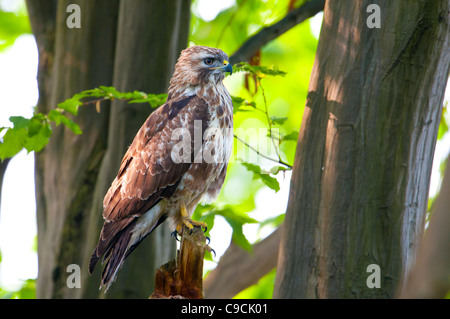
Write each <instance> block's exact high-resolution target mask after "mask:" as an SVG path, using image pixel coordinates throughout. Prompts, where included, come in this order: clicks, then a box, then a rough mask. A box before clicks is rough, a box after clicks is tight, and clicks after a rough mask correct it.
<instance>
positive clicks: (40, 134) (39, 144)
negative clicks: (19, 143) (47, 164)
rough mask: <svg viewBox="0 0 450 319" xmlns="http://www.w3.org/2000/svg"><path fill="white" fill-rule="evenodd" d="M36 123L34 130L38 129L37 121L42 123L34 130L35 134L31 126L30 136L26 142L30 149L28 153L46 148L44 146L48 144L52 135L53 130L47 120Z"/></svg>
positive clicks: (27, 147)
mask: <svg viewBox="0 0 450 319" xmlns="http://www.w3.org/2000/svg"><path fill="white" fill-rule="evenodd" d="M32 122H33V121H30V124H31V123H32ZM34 122H35V121H34ZM35 123H36V125H35V126H34V128H33V130H36V129H37V123H40V126H39V129H38V130H37V131H36V132H33V134H32V135H31V134H30V133H31V129H30V128H29V130H28V138H27V139H26V141H25V143H24V147H25V149H26V150H27V151H28V153H29V152H32V151H35V152H39V151H41V150H42V149H43V148H44V146H45V145H47V144H48V141H49V139H50V136H51V135H52V130H51V129H50V125H49V124H48V123H46V122H35ZM30 135H31V136H30Z"/></svg>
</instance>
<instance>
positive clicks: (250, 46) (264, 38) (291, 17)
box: [230, 0, 325, 64]
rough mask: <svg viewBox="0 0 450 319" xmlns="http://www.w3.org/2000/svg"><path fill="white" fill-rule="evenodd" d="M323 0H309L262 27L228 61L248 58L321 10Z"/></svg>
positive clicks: (235, 61)
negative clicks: (276, 20) (274, 21)
mask: <svg viewBox="0 0 450 319" xmlns="http://www.w3.org/2000/svg"><path fill="white" fill-rule="evenodd" d="M324 6H325V0H311V1H308V2H307V3H305V4H304V5H302V6H300V7H298V8H297V9H295V10H292V11H291V12H289V13H288V14H287V15H286V16H285V17H284V18H283V19H281V20H280V21H278V22H277V23H275V24H273V25H271V26H269V27H266V28H263V29H262V30H260V31H259V32H258V33H256V34H255V35H254V36H252V37H250V38H249V39H248V40H247V41H245V42H244V44H243V45H242V46H241V47H240V48H239V49H238V50H237V51H236V52H235V53H234V54H233V55H232V56H231V58H230V63H231V64H236V63H239V62H242V61H249V59H250V58H251V57H252V56H253V55H254V54H255V52H256V51H258V50H259V49H260V48H261V47H263V46H264V45H265V44H267V43H268V42H270V41H272V40H274V39H276V38H277V37H279V36H280V35H282V34H283V33H285V32H286V31H288V30H290V29H291V28H293V27H295V26H296V25H297V24H299V23H301V22H303V21H305V20H306V19H308V18H310V17H313V16H315V15H316V14H317V13H319V12H320V11H322V10H323V8H324Z"/></svg>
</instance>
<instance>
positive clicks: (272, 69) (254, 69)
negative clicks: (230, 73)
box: [233, 62, 287, 78]
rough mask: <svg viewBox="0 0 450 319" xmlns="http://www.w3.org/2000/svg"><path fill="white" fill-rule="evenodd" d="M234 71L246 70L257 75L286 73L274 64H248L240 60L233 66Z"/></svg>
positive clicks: (282, 74)
mask: <svg viewBox="0 0 450 319" xmlns="http://www.w3.org/2000/svg"><path fill="white" fill-rule="evenodd" d="M233 70H234V72H248V73H250V74H253V75H256V76H257V77H260V78H261V77H264V76H265V75H270V76H285V75H286V74H287V73H286V72H284V71H281V70H279V69H278V68H277V67H276V66H273V65H272V66H269V67H268V66H263V65H250V64H249V63H247V62H240V63H238V64H235V65H234V66H233Z"/></svg>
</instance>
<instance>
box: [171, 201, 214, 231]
mask: <svg viewBox="0 0 450 319" xmlns="http://www.w3.org/2000/svg"><path fill="white" fill-rule="evenodd" d="M180 213H181V223H180V224H178V225H177V227H176V230H177V232H178V233H179V234H181V233H182V232H183V225H184V226H186V227H187V228H188V229H189V230H192V228H194V226H195V227H201V228H205V229H206V228H207V225H206V223H204V222H197V221H194V220H192V219H191V218H190V217H189V214H188V212H187V210H186V206H185V205H184V203H182V204H181V206H180ZM205 231H206V230H205Z"/></svg>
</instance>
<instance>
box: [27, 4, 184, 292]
mask: <svg viewBox="0 0 450 319" xmlns="http://www.w3.org/2000/svg"><path fill="white" fill-rule="evenodd" d="M74 2H75V3H77V4H79V6H80V8H81V28H80V29H76V28H75V29H70V28H68V27H67V25H66V19H67V17H68V16H69V14H70V13H67V12H66V9H67V6H68V5H69V4H70V3H74ZM189 4H190V1H186V0H171V1H166V2H164V3H163V2H156V1H137V0H136V1H132V2H130V1H119V0H112V1H102V0H96V1H93V0H80V1H48V0H40V1H38V0H33V1H27V7H28V10H29V15H30V21H31V24H32V28H33V31H34V33H35V36H36V41H37V43H38V47H39V54H40V57H39V73H38V83H39V92H40V97H39V103H38V111H40V112H48V110H50V109H51V108H53V107H55V106H56V104H57V103H59V102H61V101H63V100H64V99H67V98H69V97H71V96H73V94H75V93H77V92H80V91H82V90H85V89H90V88H94V87H97V86H99V85H115V86H116V87H117V89H119V90H143V91H147V92H152V93H160V92H163V91H165V90H166V89H167V85H168V80H169V78H170V75H171V73H172V69H173V65H174V64H175V59H176V57H177V55H178V54H179V51H180V49H181V48H183V47H184V46H186V43H187V34H188V30H189V28H188V26H189V14H190V11H189ZM150 112H151V109H150V107H149V106H148V104H145V105H133V106H132V107H129V106H125V105H124V104H120V103H112V106H111V111H110V107H109V103H104V104H102V108H101V113H100V114H99V113H97V112H96V110H95V108H94V107H93V106H86V107H81V108H80V110H79V115H78V116H77V117H76V118H75V119H74V120H75V121H76V122H77V123H78V124H79V125H80V127H81V129H82V130H83V134H82V135H79V136H75V135H73V134H72V133H71V132H70V131H69V130H67V129H64V128H63V127H57V128H54V131H53V136H52V138H51V139H50V143H49V144H48V145H47V146H46V148H45V150H44V151H43V152H41V153H39V154H36V200H37V218H38V257H39V276H38V282H37V297H38V298H75V297H77V298H79V297H98V296H99V292H98V286H99V284H100V280H99V271H97V272H96V273H95V274H94V276H92V277H91V278H87V262H88V255H90V253H91V252H92V250H93V249H94V247H95V241H96V240H97V239H98V236H99V232H100V228H101V221H102V218H101V213H102V200H103V196H104V194H105V193H106V190H107V188H108V187H109V185H110V183H111V181H112V180H113V178H114V176H115V174H116V173H117V169H118V166H119V163H120V160H121V157H122V156H123V154H124V152H125V150H126V147H127V146H128V145H129V144H130V143H131V140H132V138H133V137H134V134H135V133H136V132H137V130H138V129H139V127H140V126H141V125H142V123H143V122H144V121H145V119H146V117H147V116H148V115H149V113H150ZM155 237H156V238H154V239H153V240H147V241H149V244H147V245H145V244H144V247H147V249H150V251H149V252H148V253H145V248H144V247H142V249H140V250H139V249H138V250H137V251H136V252H135V253H133V254H132V255H130V257H129V259H130V260H129V263H128V264H129V265H128V266H127V267H124V269H123V270H122V271H121V273H119V280H121V279H120V277H121V275H122V276H123V277H124V278H123V279H125V280H122V282H121V283H117V284H116V287H114V289H111V291H110V293H109V294H107V295H106V297H135V298H137V297H143V298H146V297H147V296H148V295H149V293H150V292H151V291H152V287H153V280H154V268H155V267H156V266H159V264H160V260H156V259H155V258H154V257H155V255H156V252H155V251H160V252H163V251H166V250H165V249H164V248H165V247H166V246H168V247H173V245H174V244H173V242H171V241H169V239H168V238H169V236H164V239H162V238H160V236H158V235H157V236H155ZM166 237H167V239H166ZM167 249H168V254H170V253H172V252H173V251H174V249H173V248H167ZM159 254H160V255H161V253H159ZM153 263H156V264H155V265H153ZM69 264H77V265H79V266H80V267H81V274H82V285H81V288H80V289H70V288H68V287H67V284H66V280H67V278H68V276H69V275H70V273H67V272H66V269H67V266H68V265H69ZM130 274H133V276H132V277H133V278H131V277H130ZM127 279H128V280H127ZM136 279H137V280H136ZM112 288H113V287H112Z"/></svg>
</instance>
